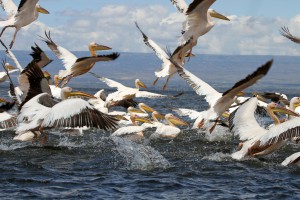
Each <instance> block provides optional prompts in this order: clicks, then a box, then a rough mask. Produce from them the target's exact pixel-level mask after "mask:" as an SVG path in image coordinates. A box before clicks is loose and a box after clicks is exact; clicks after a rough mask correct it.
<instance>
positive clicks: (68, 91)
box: [61, 87, 96, 100]
mask: <svg viewBox="0 0 300 200" xmlns="http://www.w3.org/2000/svg"><path fill="white" fill-rule="evenodd" d="M74 96H76V97H86V98H91V99H92V98H96V97H94V95H91V94H88V93H85V92H81V91H73V89H72V88H71V87H63V88H62V89H61V99H63V100H64V99H68V98H70V97H74Z"/></svg>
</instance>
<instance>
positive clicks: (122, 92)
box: [90, 72, 170, 104]
mask: <svg viewBox="0 0 300 200" xmlns="http://www.w3.org/2000/svg"><path fill="white" fill-rule="evenodd" d="M90 74H92V75H93V76H95V77H96V78H98V79H99V80H100V81H102V82H103V83H105V84H106V85H107V86H108V87H111V88H117V90H118V91H116V92H113V93H110V94H109V95H108V96H107V98H106V102H111V103H110V104H116V103H117V102H119V101H122V100H131V99H133V98H134V97H137V98H139V97H144V98H165V97H170V96H168V95H163V94H157V93H152V92H147V91H140V87H143V88H147V87H146V85H145V84H144V83H143V82H141V81H140V80H139V79H136V80H135V88H130V87H127V86H124V85H123V84H121V83H119V82H117V81H114V80H111V79H108V78H105V77H101V76H99V75H97V74H95V73H92V72H90Z"/></svg>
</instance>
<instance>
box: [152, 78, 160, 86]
mask: <svg viewBox="0 0 300 200" xmlns="http://www.w3.org/2000/svg"><path fill="white" fill-rule="evenodd" d="M158 79H159V77H157V78H156V79H155V80H154V81H153V83H152V85H155V84H156V83H157V81H158Z"/></svg>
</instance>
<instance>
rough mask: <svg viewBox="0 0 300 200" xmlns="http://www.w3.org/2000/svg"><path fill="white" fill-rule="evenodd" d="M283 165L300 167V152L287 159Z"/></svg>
mask: <svg viewBox="0 0 300 200" xmlns="http://www.w3.org/2000/svg"><path fill="white" fill-rule="evenodd" d="M281 165H283V166H288V165H298V166H300V152H297V153H294V154H292V155H290V156H289V157H287V158H286V159H285V160H284V161H283V162H282V163H281Z"/></svg>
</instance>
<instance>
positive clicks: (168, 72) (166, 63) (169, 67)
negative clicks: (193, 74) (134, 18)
mask: <svg viewBox="0 0 300 200" xmlns="http://www.w3.org/2000/svg"><path fill="white" fill-rule="evenodd" d="M135 25H136V27H137V28H138V29H139V30H140V32H141V33H142V35H143V38H144V43H145V44H146V45H147V46H148V47H150V48H151V49H152V50H153V51H154V52H155V54H156V55H157V57H158V58H159V59H161V61H162V62H163V63H162V67H161V70H159V71H156V72H155V76H156V77H157V78H156V80H155V81H154V82H153V85H155V84H156V83H157V81H158V79H159V78H161V77H166V76H168V78H167V80H166V83H165V84H164V86H163V90H165V89H166V88H167V84H168V82H169V80H170V79H171V78H172V76H173V75H174V74H176V72H177V69H176V68H175V67H174V65H173V64H172V63H171V62H170V57H172V58H173V59H174V61H176V62H178V63H180V64H181V65H183V64H184V53H185V52H183V51H182V49H184V48H185V47H186V46H188V45H189V43H190V41H188V42H186V43H185V44H183V45H181V46H178V47H177V48H176V50H175V51H174V52H173V54H172V55H171V56H169V55H168V53H166V52H165V51H164V50H163V49H162V48H160V46H158V45H157V44H156V43H155V42H154V41H153V40H151V39H150V38H149V37H148V36H147V35H146V34H145V33H144V32H143V31H142V30H141V29H140V27H139V26H138V24H137V23H135Z"/></svg>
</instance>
